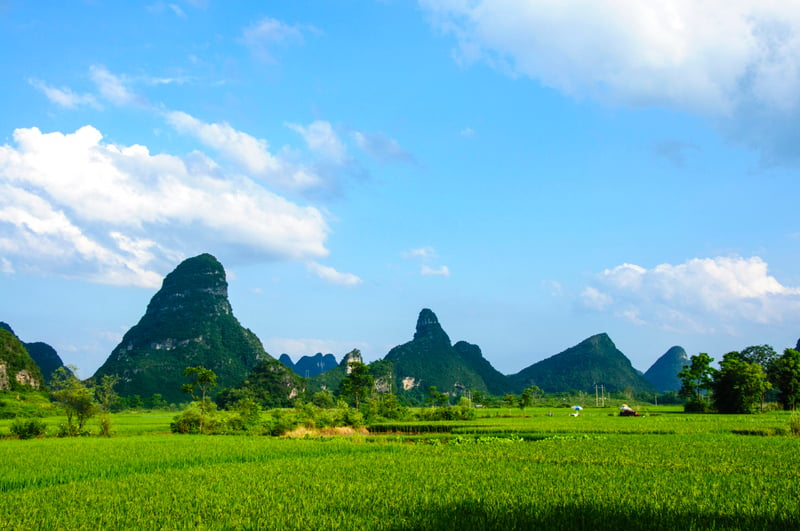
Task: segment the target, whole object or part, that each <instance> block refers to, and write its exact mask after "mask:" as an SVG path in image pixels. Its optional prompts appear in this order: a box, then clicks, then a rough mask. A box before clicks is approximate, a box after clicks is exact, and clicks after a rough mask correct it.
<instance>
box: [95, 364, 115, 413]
mask: <svg viewBox="0 0 800 531" xmlns="http://www.w3.org/2000/svg"><path fill="white" fill-rule="evenodd" d="M118 382H119V377H117V376H113V375H111V374H104V375H103V376H102V378H100V383H99V384H98V385H97V386H96V387H95V390H94V393H95V396H96V397H97V402H98V403H99V404H100V408H101V409H102V410H103V412H104V413H109V412H110V411H111V408H112V407H113V406H114V405H115V404H116V403H117V402H118V401H119V395H118V394H117V393H116V392H115V391H114V386H115V385H117V383H118Z"/></svg>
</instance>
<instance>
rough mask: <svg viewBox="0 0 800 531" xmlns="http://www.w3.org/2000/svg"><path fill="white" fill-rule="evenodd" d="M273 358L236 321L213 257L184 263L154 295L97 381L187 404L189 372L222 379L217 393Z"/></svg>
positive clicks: (222, 273)
mask: <svg viewBox="0 0 800 531" xmlns="http://www.w3.org/2000/svg"><path fill="white" fill-rule="evenodd" d="M267 358H269V359H271V358H270V356H269V355H268V354H267V353H266V352H265V351H264V347H263V346H262V344H261V342H260V341H259V339H258V338H257V337H256V336H255V334H253V333H252V332H251V331H250V330H247V329H246V328H243V327H242V325H241V324H239V321H238V320H237V319H236V318H235V317H234V315H233V310H232V309H231V305H230V302H229V301H228V283H227V281H226V279H225V269H224V268H223V267H222V264H220V263H219V261H217V259H216V258H214V257H213V256H211V255H210V254H201V255H199V256H195V257H193V258H188V259H186V260H184V261H183V262H181V263H180V264H179V265H178V266H177V267H176V268H175V269H174V270H173V271H172V272H171V273H169V274H168V275H167V276H166V277H165V278H164V281H163V283H162V285H161V289H160V290H159V291H158V292H157V293H156V294H155V295H153V298H152V299H151V300H150V303H149V304H148V305H147V310H146V311H145V314H144V316H143V317H142V318H141V319H140V320H139V322H138V323H137V324H136V325H135V326H134V327H132V328H131V329H130V330H128V332H127V333H126V334H125V336H124V337H123V338H122V341H121V342H120V344H119V345H117V347H116V348H115V349H114V350H113V351H112V352H111V355H110V356H109V358H108V359H107V360H106V362H105V363H104V364H103V365H102V366H101V367H100V368H99V369H98V370H97V372H96V373H95V378H100V377H101V376H103V375H105V374H112V375H116V376H118V377H119V378H120V383H119V384H118V392H119V393H120V394H121V395H123V396H131V395H140V396H142V397H148V396H151V395H153V394H154V393H159V394H161V395H162V396H163V397H164V398H165V399H167V400H169V401H172V402H182V401H186V400H187V399H188V397H187V396H186V395H184V394H183V393H182V392H181V386H182V384H183V383H185V382H186V378H185V377H184V375H183V371H184V370H185V368H186V367H191V366H198V365H201V366H203V367H205V368H207V369H211V370H213V371H214V372H215V373H216V374H217V383H218V388H219V389H222V388H224V387H228V386H234V385H237V384H239V383H240V382H241V381H242V380H243V379H244V378H245V377H246V376H247V375H248V373H249V372H250V371H251V370H252V369H253V368H254V367H255V365H256V363H257V362H258V361H259V360H260V359H267Z"/></svg>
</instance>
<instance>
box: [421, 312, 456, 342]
mask: <svg viewBox="0 0 800 531" xmlns="http://www.w3.org/2000/svg"><path fill="white" fill-rule="evenodd" d="M423 339H433V340H440V341H446V342H447V344H448V345H449V344H450V338H449V337H448V336H447V333H446V332H445V331H444V330H443V329H442V325H440V324H439V319H438V318H437V317H436V314H435V313H433V311H431V310H429V309H428V308H423V309H422V311H420V312H419V317H418V318H417V330H416V332H414V341H419V340H423Z"/></svg>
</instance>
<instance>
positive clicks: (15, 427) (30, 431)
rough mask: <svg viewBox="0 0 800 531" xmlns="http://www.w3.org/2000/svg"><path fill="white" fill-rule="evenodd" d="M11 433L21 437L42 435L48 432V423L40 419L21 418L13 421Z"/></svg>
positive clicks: (27, 437)
mask: <svg viewBox="0 0 800 531" xmlns="http://www.w3.org/2000/svg"><path fill="white" fill-rule="evenodd" d="M9 428H10V429H11V433H12V434H13V435H16V436H17V437H19V438H20V439H33V438H34V437H41V436H42V435H44V434H45V433H46V432H47V424H45V423H44V422H42V421H41V420H38V419H19V420H15V421H14V422H12V423H11V426H10V427H9Z"/></svg>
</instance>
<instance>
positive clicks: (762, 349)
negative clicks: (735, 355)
mask: <svg viewBox="0 0 800 531" xmlns="http://www.w3.org/2000/svg"><path fill="white" fill-rule="evenodd" d="M739 357H740V358H741V359H742V361H746V362H748V363H757V364H758V365H761V368H762V369H763V370H764V372H765V373H766V376H767V381H768V382H769V383H770V384H771V386H770V387H769V388H767V389H766V390H765V391H764V392H763V393H762V394H761V411H762V412H763V411H764V402H766V398H767V391H768V390H769V389H771V388H772V387H775V381H773V380H772V378H771V376H770V375H771V374H772V371H771V370H770V368H771V367H772V365H773V364H774V363H775V360H776V359H777V358H778V354H777V352H775V349H774V348H772V347H771V346H769V345H754V346H750V347H747V348H746V349H744V350H742V351H741V352H740V353H739Z"/></svg>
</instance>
